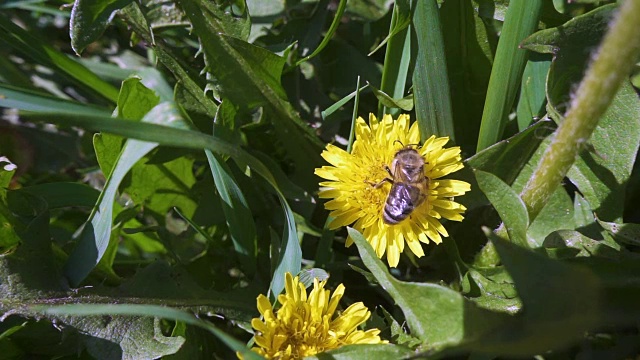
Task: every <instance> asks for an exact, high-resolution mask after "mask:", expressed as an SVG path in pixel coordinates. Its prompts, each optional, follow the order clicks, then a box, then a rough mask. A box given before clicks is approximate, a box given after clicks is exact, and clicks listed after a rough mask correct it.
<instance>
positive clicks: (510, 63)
mask: <svg viewBox="0 0 640 360" xmlns="http://www.w3.org/2000/svg"><path fill="white" fill-rule="evenodd" d="M542 3H543V2H542V0H512V1H511V2H509V8H508V9H507V14H506V16H505V20H504V25H503V26H502V31H501V32H500V41H499V42H498V48H497V49H496V56H495V59H494V62H493V68H492V70H491V78H490V79H489V88H488V89H487V98H486V101H485V104H484V111H483V113H482V123H481V125H480V134H479V135H478V147H477V150H478V151H480V150H482V149H484V148H487V147H489V146H491V145H493V144H494V143H496V142H497V141H499V140H500V138H501V137H502V133H503V131H504V128H505V126H506V123H507V116H508V115H509V113H510V112H511V108H512V107H513V102H514V100H515V97H516V94H517V93H518V90H519V84H520V79H521V77H522V72H523V70H524V66H525V63H526V59H527V51H526V50H524V49H520V48H519V44H520V42H521V41H522V40H523V39H524V38H526V37H527V36H528V35H530V34H531V33H533V32H534V30H535V29H536V28H537V26H538V17H539V15H540V11H541V10H542Z"/></svg>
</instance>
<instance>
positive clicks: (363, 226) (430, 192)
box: [315, 114, 471, 267]
mask: <svg viewBox="0 0 640 360" xmlns="http://www.w3.org/2000/svg"><path fill="white" fill-rule="evenodd" d="M448 141H449V138H448V137H435V136H431V137H430V138H429V139H427V141H425V143H424V144H423V145H422V146H419V145H417V144H419V142H420V132H419V130H418V124H417V123H413V125H411V126H409V116H408V115H400V116H399V117H398V119H397V120H393V119H392V118H391V116H390V115H385V116H384V117H383V118H382V120H378V119H376V117H375V116H374V115H373V114H371V115H369V125H367V123H366V122H365V121H364V120H363V119H362V118H358V119H357V120H356V128H355V141H354V143H353V147H352V151H351V153H348V152H346V151H344V150H342V149H340V148H338V147H336V146H333V145H331V144H329V145H327V148H326V150H325V151H323V152H322V157H323V158H324V159H325V160H327V161H328V162H329V163H330V164H331V165H332V166H323V167H322V168H319V169H316V171H315V173H316V175H318V176H320V177H321V178H324V179H326V180H328V181H324V182H321V183H320V186H321V188H320V194H319V196H320V198H324V199H332V200H330V201H328V202H327V203H325V208H326V209H327V210H331V213H330V216H331V217H333V221H332V222H331V223H330V224H329V227H330V228H331V229H337V228H339V227H342V226H347V225H350V224H353V227H354V228H355V229H356V230H358V231H360V232H361V233H362V234H363V235H364V237H365V238H366V239H367V241H368V242H369V243H370V244H371V246H373V248H374V249H375V251H376V254H377V255H378V257H379V258H382V257H383V256H384V255H385V253H386V255H387V262H388V263H389V266H391V267H396V266H397V265H398V262H399V260H400V253H401V252H403V251H404V245H405V242H406V244H407V245H408V247H409V249H410V250H411V252H413V253H414V254H415V255H416V256H418V257H421V256H423V255H424V251H423V249H422V245H421V244H420V243H421V242H422V243H425V244H426V243H428V242H429V240H431V241H433V242H435V243H436V244H439V243H440V242H442V236H449V235H448V233H447V230H446V229H445V228H444V226H442V224H441V223H440V219H441V218H444V219H448V220H454V221H462V219H463V216H462V213H463V212H464V211H465V210H466V208H465V207H464V206H463V205H461V204H458V203H456V202H455V201H454V200H453V198H454V197H455V196H460V195H463V194H464V193H465V192H467V191H469V190H470V189H471V185H470V184H469V183H467V182H464V181H459V180H451V179H441V177H443V176H446V175H448V174H451V173H453V172H455V171H458V170H460V169H462V168H463V166H464V165H463V164H462V162H461V157H460V148H459V147H452V148H444V145H445V144H446V143H447V142H448ZM404 146H409V147H410V148H413V149H415V150H416V151H417V152H418V154H420V156H422V158H423V159H424V176H425V177H426V180H425V181H424V183H423V184H424V186H422V187H423V190H422V191H421V197H420V200H419V201H418V202H417V206H416V207H415V208H413V207H412V206H411V207H410V208H409V207H406V203H405V208H403V209H404V210H405V211H404V214H402V215H401V217H400V218H396V219H395V221H399V222H397V223H395V224H392V223H389V221H388V218H389V216H386V217H387V221H385V216H383V212H384V208H385V204H386V202H387V197H388V196H389V193H390V191H391V188H392V184H391V181H384V179H385V178H390V177H391V176H390V174H389V171H392V172H394V173H395V169H389V167H391V166H392V162H393V160H394V157H395V156H396V153H398V151H399V150H401V149H403V147H404ZM423 180H424V178H423ZM394 184H395V183H394ZM406 189H408V188H406ZM396 190H399V189H396ZM402 190H405V189H402ZM408 190H411V191H414V192H416V191H417V190H416V188H415V187H414V188H411V189H408ZM396 193H398V192H396ZM407 193H408V191H407ZM406 196H408V195H406ZM405 200H406V199H405ZM409 202H411V201H409ZM407 213H408V214H407ZM405 217H406V218H405ZM354 223H355V224H354ZM352 243H353V240H352V239H350V238H348V239H347V243H346V245H347V246H350V245H351V244H352Z"/></svg>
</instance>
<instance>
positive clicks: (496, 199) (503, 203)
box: [475, 170, 529, 247]
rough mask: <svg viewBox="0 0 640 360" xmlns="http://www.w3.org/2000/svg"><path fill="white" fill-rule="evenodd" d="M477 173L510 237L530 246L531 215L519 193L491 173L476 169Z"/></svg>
mask: <svg viewBox="0 0 640 360" xmlns="http://www.w3.org/2000/svg"><path fill="white" fill-rule="evenodd" d="M475 175H476V179H477V180H478V186H479V187H480V189H481V190H482V192H483V193H484V194H485V196H486V197H487V198H488V199H489V201H490V202H491V205H493V207H495V209H496V211H497V212H498V215H500V218H501V219H502V221H503V222H504V225H505V227H506V230H507V232H508V233H509V239H510V240H511V241H512V242H514V243H516V244H519V245H521V246H524V247H528V246H529V245H528V243H527V228H528V227H529V215H528V214H527V207H526V206H525V205H524V202H522V199H520V196H519V195H518V193H517V192H516V191H515V190H513V189H512V188H511V187H510V186H509V185H507V184H506V183H504V182H503V181H502V180H500V178H499V177H497V176H495V175H493V174H491V173H488V172H484V171H480V170H476V171H475Z"/></svg>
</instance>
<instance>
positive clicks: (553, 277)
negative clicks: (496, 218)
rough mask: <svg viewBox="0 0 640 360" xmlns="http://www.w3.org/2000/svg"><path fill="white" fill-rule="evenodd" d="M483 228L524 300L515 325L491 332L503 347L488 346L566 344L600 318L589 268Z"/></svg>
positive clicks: (535, 349)
mask: <svg viewBox="0 0 640 360" xmlns="http://www.w3.org/2000/svg"><path fill="white" fill-rule="evenodd" d="M485 233H486V234H487V235H488V236H490V239H491V241H492V242H493V244H494V246H495V248H496V249H497V251H498V254H499V255H500V259H501V261H502V263H503V264H504V266H505V268H506V269H507V270H508V271H509V274H510V275H511V277H512V278H513V281H514V283H515V287H516V290H517V291H518V295H519V296H520V298H521V299H522V304H523V312H522V313H521V314H520V315H519V316H518V319H519V321H517V322H516V323H514V324H513V325H515V326H514V327H506V328H503V329H501V331H499V332H496V333H495V334H493V335H495V336H493V339H492V340H493V341H496V340H497V341H498V342H503V345H504V347H503V348H502V349H500V348H495V347H493V346H488V347H487V350H489V349H490V348H493V349H494V350H497V351H498V353H502V354H505V353H511V354H516V353H520V354H521V355H522V356H525V355H527V354H528V355H532V354H536V353H539V352H540V351H545V350H544V349H552V348H558V347H563V346H566V345H567V344H569V343H572V342H573V341H575V340H577V339H579V338H581V337H582V336H583V334H584V332H585V331H587V330H589V329H593V328H595V327H596V326H597V325H598V324H599V323H600V321H602V318H601V317H600V316H601V313H600V301H599V299H600V298H601V293H600V291H601V290H602V288H601V286H600V282H599V281H598V279H597V277H596V276H595V275H594V273H593V272H592V271H590V270H589V269H587V268H584V267H582V266H577V265H572V264H567V263H563V262H560V261H557V260H551V259H548V258H545V257H543V256H541V255H538V254H535V253H533V252H531V251H530V250H526V249H524V248H522V247H519V246H517V245H514V244H512V243H509V242H507V241H505V240H502V239H501V238H499V237H497V236H495V235H492V234H491V232H490V231H489V230H488V229H485ZM516 324H518V325H516ZM503 336H507V339H508V341H506V342H505V338H502V337H503ZM488 343H489V344H491V342H488ZM491 345H494V346H495V345H496V344H495V343H493V344H491ZM499 349H500V350H499Z"/></svg>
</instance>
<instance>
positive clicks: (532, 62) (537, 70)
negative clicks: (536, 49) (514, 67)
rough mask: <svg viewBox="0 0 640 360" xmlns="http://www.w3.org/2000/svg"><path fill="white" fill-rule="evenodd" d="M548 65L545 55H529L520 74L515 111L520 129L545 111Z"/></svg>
mask: <svg viewBox="0 0 640 360" xmlns="http://www.w3.org/2000/svg"><path fill="white" fill-rule="evenodd" d="M550 66H551V60H549V59H548V58H547V57H546V56H542V55H537V54H531V55H529V61H527V65H526V66H525V67H524V73H523V74H522V84H521V86H520V100H519V101H518V108H517V111H516V113H517V118H518V129H520V131H522V130H524V129H526V128H527V127H528V126H529V125H531V123H533V122H535V121H536V120H537V119H539V118H541V117H542V116H543V115H544V113H545V107H544V105H545V103H546V100H547V98H546V93H545V90H546V79H547V74H548V73H549V67H550Z"/></svg>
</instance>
